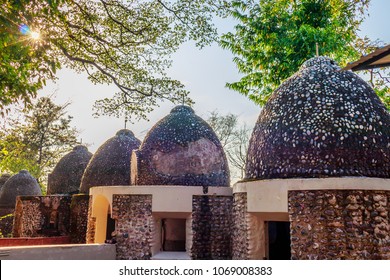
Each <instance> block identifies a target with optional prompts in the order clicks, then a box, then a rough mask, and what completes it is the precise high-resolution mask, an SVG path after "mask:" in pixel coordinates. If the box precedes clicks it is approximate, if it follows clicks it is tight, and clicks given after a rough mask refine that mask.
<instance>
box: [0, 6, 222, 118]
mask: <svg viewBox="0 0 390 280" xmlns="http://www.w3.org/2000/svg"><path fill="white" fill-rule="evenodd" d="M228 2H229V1H224V0H175V1H165V0H96V1H92V0H43V1H42V0H5V1H2V2H1V3H0V63H1V64H0V94H1V95H0V111H1V109H4V107H5V106H7V105H9V104H11V103H14V102H17V101H22V102H24V103H25V104H31V99H32V98H34V97H35V96H36V94H37V91H38V90H39V89H40V88H42V87H43V86H44V85H45V83H46V81H47V80H52V79H54V78H55V74H56V71H57V70H58V69H60V68H61V67H62V66H66V67H69V68H71V69H74V70H76V71H79V72H82V71H83V72H86V73H87V74H88V76H89V79H90V80H91V81H92V82H94V83H106V84H115V85H116V86H117V87H118V89H119V90H118V92H117V93H116V94H115V95H114V96H113V97H112V98H109V99H104V100H100V101H98V102H97V103H96V113H97V114H98V115H99V114H107V115H114V116H119V115H122V114H127V115H133V116H135V117H137V118H145V117H146V113H147V112H149V111H151V110H152V108H153V107H154V106H157V105H158V101H159V100H169V101H172V102H183V101H184V102H186V103H187V104H188V103H191V100H190V99H189V98H188V92H187V91H186V90H185V89H184V86H183V84H182V83H180V82H179V81H177V80H174V79H172V78H170V77H168V76H167V75H166V69H167V68H168V67H169V66H170V65H171V60H170V55H171V54H172V53H173V52H175V51H176V50H177V49H178V47H179V45H180V44H181V43H183V42H184V41H186V40H188V39H190V40H195V41H196V44H197V45H198V46H199V47H202V46H204V45H206V44H208V43H210V42H211V41H213V40H215V39H216V37H217V33H216V30H215V28H214V26H213V24H212V16H213V15H215V14H217V15H221V16H222V15H224V11H226V9H227V7H228V6H229V3H228ZM38 32H39V38H38V36H37V34H38Z"/></svg>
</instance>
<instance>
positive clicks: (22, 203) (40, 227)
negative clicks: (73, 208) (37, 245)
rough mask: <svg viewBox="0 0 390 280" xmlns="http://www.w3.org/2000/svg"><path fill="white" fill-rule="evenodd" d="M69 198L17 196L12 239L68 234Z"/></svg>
mask: <svg viewBox="0 0 390 280" xmlns="http://www.w3.org/2000/svg"><path fill="white" fill-rule="evenodd" d="M70 202H71V197H70V196H18V197H17V199H16V206H15V218H14V228H13V237H44V236H65V235H68V234H69V224H70V211H69V207H70Z"/></svg>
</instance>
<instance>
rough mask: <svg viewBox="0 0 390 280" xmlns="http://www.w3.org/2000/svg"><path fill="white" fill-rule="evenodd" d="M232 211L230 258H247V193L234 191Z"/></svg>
mask: <svg viewBox="0 0 390 280" xmlns="http://www.w3.org/2000/svg"><path fill="white" fill-rule="evenodd" d="M233 199H234V200H233V211H232V220H233V224H232V258H233V260H247V259H248V245H249V244H248V224H247V193H235V194H234V197H233Z"/></svg>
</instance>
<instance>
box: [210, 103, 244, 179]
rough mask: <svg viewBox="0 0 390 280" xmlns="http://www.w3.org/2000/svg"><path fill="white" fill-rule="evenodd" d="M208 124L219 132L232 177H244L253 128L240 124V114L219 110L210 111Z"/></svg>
mask: <svg viewBox="0 0 390 280" xmlns="http://www.w3.org/2000/svg"><path fill="white" fill-rule="evenodd" d="M207 122H208V124H209V125H210V126H211V127H212V128H213V130H214V132H215V133H216V134H217V136H218V138H219V140H220V141H221V145H222V147H223V149H224V151H225V153H226V156H227V158H228V161H229V165H230V171H231V174H233V176H232V177H235V178H239V179H242V178H244V175H245V164H246V157H247V153H248V146H249V139H250V133H251V131H252V130H251V129H250V128H248V127H247V125H246V124H243V125H242V126H240V124H239V121H238V116H237V115H234V114H231V113H229V114H227V115H224V116H223V115H220V114H219V113H218V112H217V111H213V112H211V113H210V117H209V118H208V119H207Z"/></svg>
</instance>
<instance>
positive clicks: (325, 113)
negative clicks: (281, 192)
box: [245, 57, 390, 180]
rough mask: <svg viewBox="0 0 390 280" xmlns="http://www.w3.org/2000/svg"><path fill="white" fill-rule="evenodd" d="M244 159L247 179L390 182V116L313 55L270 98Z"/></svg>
mask: <svg viewBox="0 0 390 280" xmlns="http://www.w3.org/2000/svg"><path fill="white" fill-rule="evenodd" d="M247 159H248V160H247V165H246V175H245V179H247V180H258V179H273V178H294V177H300V178H313V177H340V176H368V177H380V178H390V114H389V112H388V111H387V110H386V108H385V106H384V105H383V104H382V103H381V101H380V100H379V98H378V97H377V95H376V94H375V92H374V90H373V89H372V88H371V87H370V86H369V85H368V84H367V83H366V82H364V81H363V80H362V79H361V78H359V77H358V76H357V75H356V74H354V73H352V72H351V71H340V68H339V67H338V66H337V65H336V63H335V62H334V61H332V60H331V59H329V58H325V57H315V58H312V59H310V60H308V61H306V62H305V63H304V64H303V65H302V67H301V69H300V70H299V71H298V72H297V73H296V74H294V75H293V76H292V77H290V78H289V79H288V80H286V81H285V82H284V83H283V84H282V85H281V86H280V87H279V88H278V89H277V90H276V91H275V92H274V93H273V95H272V96H271V97H270V99H269V101H268V102H267V104H266V105H265V107H264V109H263V110H262V111H261V113H260V116H259V118H258V121H257V123H256V126H255V128H254V131H253V134H252V137H251V140H250V145H249V150H248V158H247Z"/></svg>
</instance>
